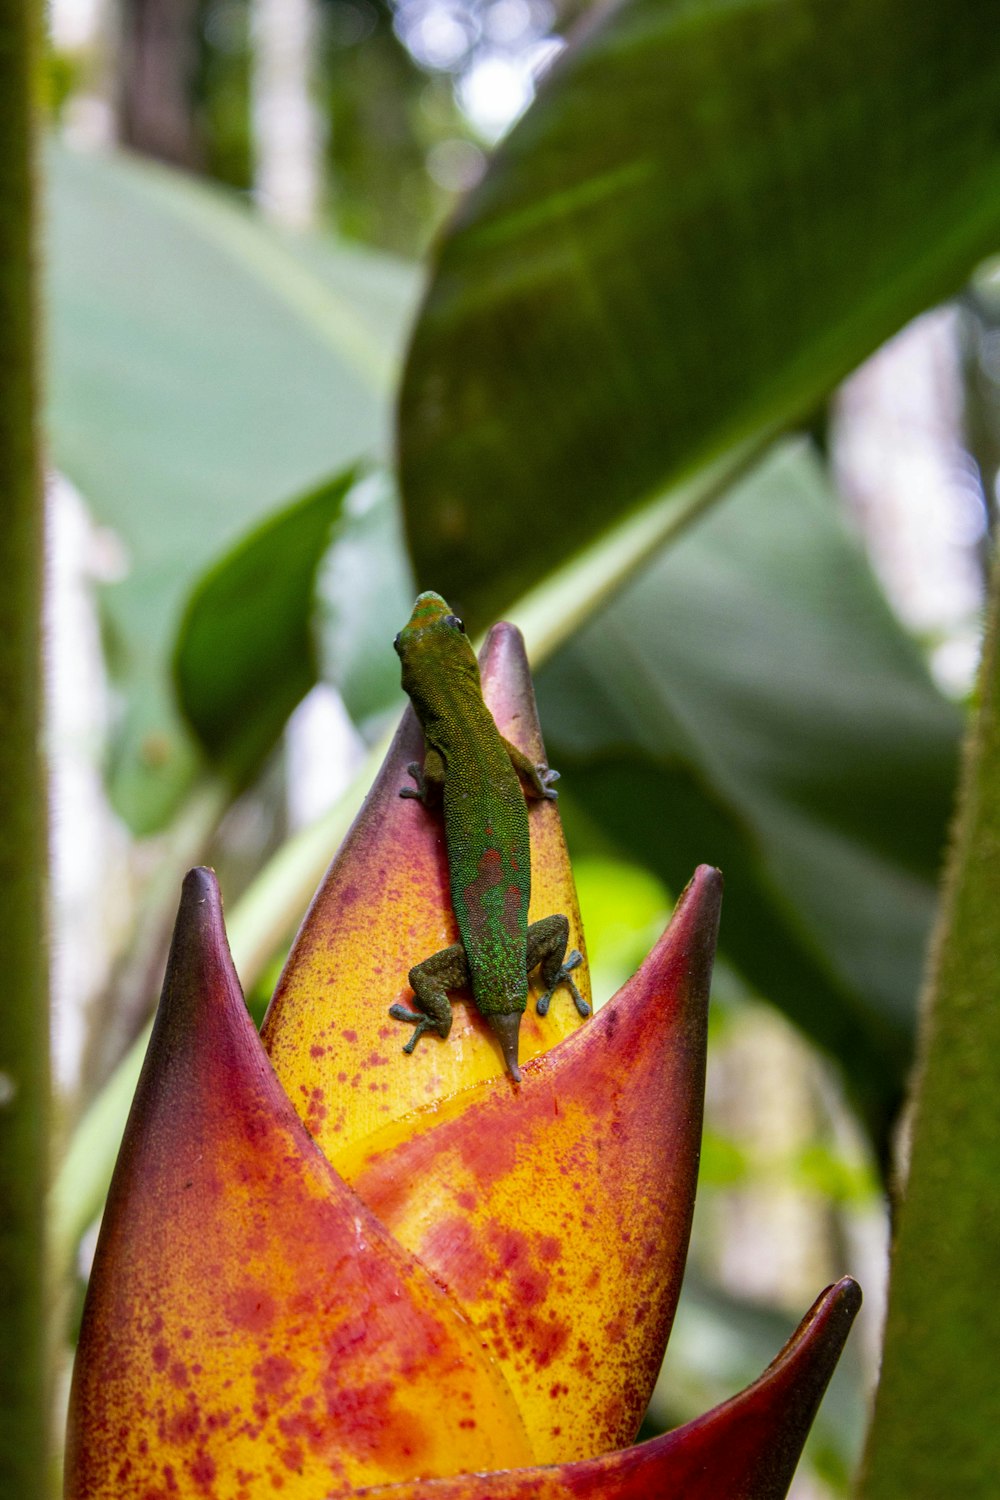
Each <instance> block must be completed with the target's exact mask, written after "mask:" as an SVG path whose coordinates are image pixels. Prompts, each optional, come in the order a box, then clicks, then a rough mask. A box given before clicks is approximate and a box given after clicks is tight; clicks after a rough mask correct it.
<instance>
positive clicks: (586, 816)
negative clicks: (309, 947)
mask: <svg viewBox="0 0 1000 1500" xmlns="http://www.w3.org/2000/svg"><path fill="white" fill-rule="evenodd" d="M538 696H539V703H540V707H541V711H542V718H543V723H544V724H545V726H546V739H547V744H548V748H549V752H550V755H551V758H552V762H553V764H555V765H557V766H558V767H559V769H560V771H562V773H563V780H562V782H561V783H560V793H561V804H562V806H563V810H564V816H566V818H567V822H568V825H569V829H570V834H571V837H572V833H573V826H574V825H573V813H574V810H577V811H578V812H579V813H582V819H583V821H582V829H581V831H582V832H583V833H584V834H585V835H586V834H588V833H590V835H591V837H592V836H593V832H594V831H596V834H597V836H598V838H599V839H602V840H605V841H610V842H611V843H612V844H613V845H614V846H616V847H617V848H618V849H619V850H621V851H622V852H624V854H625V855H626V856H627V857H630V858H632V859H635V860H638V861H641V862H642V863H644V864H646V865H647V866H648V867H649V868H651V869H652V870H654V871H655V872H656V873H657V874H658V875H659V876H660V878H661V879H662V880H663V881H664V882H665V883H666V884H667V885H668V887H670V888H672V889H675V890H676V889H678V888H679V887H680V886H681V884H682V883H683V880H684V876H685V873H686V872H687V871H689V870H690V869H691V868H692V867H693V866H694V865H695V864H696V863H698V862H699V861H709V862H711V863H713V864H717V865H718V866H719V867H720V868H721V869H722V870H723V872H724V873H725V875H726V879H727V884H726V906H725V918H724V920H723V924H722V931H721V936H720V942H721V946H722V948H723V950H724V952H725V953H726V955H727V956H728V957H729V959H731V960H732V961H733V962H734V963H735V964H736V965H737V966H738V967H739V968H740V969H741V971H742V973H743V974H744V975H745V977H746V979H747V980H748V981H749V983H750V984H751V985H753V986H754V987H755V988H756V989H757V990H758V992H759V993H760V994H761V995H766V996H767V997H768V998H769V999H770V1000H772V1001H773V1002H775V1003H776V1004H777V1005H779V1006H780V1007H781V1008H782V1009H783V1010H784V1011H785V1012H786V1013H787V1014H788V1015H789V1016H790V1017H791V1018H792V1020H794V1021H795V1022H796V1023H797V1024H798V1025H799V1026H800V1027H802V1029H803V1030H805V1031H806V1032H807V1033H808V1034H809V1035H810V1036H811V1037H812V1038H813V1039H814V1040H815V1041H816V1042H818V1043H819V1045H820V1046H822V1047H823V1048H825V1049H826V1050H827V1051H828V1052H830V1053H832V1054H833V1055H834V1056H835V1057H836V1058H837V1059H838V1060H839V1062H840V1063H841V1064H842V1066H843V1067H844V1068H845V1070H846V1072H847V1074H848V1078H849V1080H850V1083H851V1085H852V1087H853V1089H854V1092H855V1096H856V1098H857V1099H858V1101H859V1103H860V1105H861V1108H862V1112H863V1114H864V1116H865V1118H866V1120H867V1122H868V1125H869V1127H870V1129H871V1131H872V1135H873V1138H874V1140H875V1141H876V1143H877V1145H878V1148H879V1150H880V1151H881V1152H882V1153H883V1159H884V1151H885V1148H886V1131H887V1128H888V1124H889V1121H890V1120H891V1118H892V1116H893V1115H894V1113H895V1109H896V1107H897V1105H898V1102H899V1097H900V1092H901V1089H902V1083H903V1078H904V1075H905V1070H906V1067H907V1064H908V1062H909V1058H910V1053H911V1046H912V1037H913V1023H914V1016H915V999H916V993H917V987H918V984H919V979H920V971H921V963H922V958H923V952H924V945H925V941H926V937H927V931H928V925H929V922H930V918H931V913H932V909H933V905H934V896H935V876H936V872H937V865H938V859H939V855H940V851H941V845H942V841H943V838H944V831H945V823H946V820H947V816H948V812H949V808H950V801H951V790H952V786H953V782H954V775H955V751H956V744H957V738H958V730H959V716H958V714H957V711H956V710H955V709H954V708H953V707H952V706H951V705H950V704H948V703H946V702H945V701H944V700H943V699H942V698H941V697H940V695H939V694H938V693H937V692H936V690H935V689H934V688H933V686H932V685H931V682H930V680H929V678H928V675H927V672H926V669H925V667H924V665H923V662H922V661H921V659H920V658H919V656H918V654H917V651H916V648H915V647H914V646H913V645H912V643H911V642H910V641H909V640H908V639H907V638H906V637H905V636H904V634H903V632H902V630H901V628H900V627H899V625H898V624H897V623H896V621H895V620H894V618H893V617H892V616H891V615H890V613H889V610H888V607H887V606H886V604H885V602H884V600H883V598H882V596H881V594H880V593H879V590H878V587H877V585H876V583H875V581H874V579H873V578H872V576H871V573H870V571H869V568H868V565H867V562H866V561H865V559H864V558H863V556H862V554H861V551H860V549H859V547H858V545H857V543H856V542H855V541H854V539H853V538H852V537H851V536H850V535H849V534H848V532H847V531H846V528H845V526H844V524H843V522H842V520H841V518H840V516H839V514H838V512H837V510H836V507H835V505H834V503H833V499H832V496H831V495H830V492H829V489H828V486H827V484H826V481H825V478H824V475H823V473H822V471H821V469H820V467H819V465H818V463H817V461H816V460H815V458H814V457H813V456H812V455H811V454H810V452H809V450H808V449H807V448H806V447H805V446H804V445H792V444H788V445H785V447H784V448H783V450H780V451H779V452H778V453H777V455H776V456H774V457H772V458H771V459H770V460H769V461H768V462H767V463H766V464H765V465H763V466H762V467H761V468H760V469H759V470H758V471H757V472H756V473H755V474H754V475H753V476H752V477H751V478H750V479H748V480H747V481H745V482H744V483H743V484H742V485H741V486H739V487H738V488H737V489H736V490H735V491H734V492H733V493H732V495H731V496H730V498H729V499H728V500H727V501H726V502H725V503H724V504H723V505H721V506H719V507H718V508H717V509H716V510H715V511H713V512H712V514H711V515H710V516H709V517H708V518H707V519H706V520H704V521H703V522H702V524H701V525H700V526H698V527H697V528H694V529H693V530H691V531H690V532H688V533H687V534H686V535H684V536H683V537H681V538H680V539H679V540H678V541H677V542H676V543H675V544H674V546H673V547H672V548H671V549H670V550H669V551H665V552H664V553H663V554H662V555H661V556H660V558H659V559H658V560H657V561H656V562H655V564H654V565H652V566H651V567H650V568H648V569H647V571H646V572H645V573H644V574H643V575H642V576H641V577H640V578H639V579H638V580H637V581H636V582H634V583H633V584H632V585H631V586H630V587H628V588H627V590H626V591H625V592H624V594H623V595H622V596H621V597H620V598H619V600H618V601H616V602H615V603H613V604H612V605H611V606H610V607H609V608H607V609H606V610H604V611H603V612H602V613H601V614H599V615H598V616H596V617H595V618H594V619H593V621H592V622H591V623H590V624H589V625H588V626H587V627H586V628H585V629H584V630H582V631H581V632H580V634H579V635H578V636H577V637H576V639H575V640H574V642H573V643H572V644H571V645H570V646H569V647H568V648H567V649H565V650H563V651H562V652H560V653H559V655H558V656H556V657H555V658H554V659H553V661H552V662H551V663H550V664H549V665H548V666H546V667H545V668H544V669H543V671H542V672H541V673H540V675H539V679H538Z"/></svg>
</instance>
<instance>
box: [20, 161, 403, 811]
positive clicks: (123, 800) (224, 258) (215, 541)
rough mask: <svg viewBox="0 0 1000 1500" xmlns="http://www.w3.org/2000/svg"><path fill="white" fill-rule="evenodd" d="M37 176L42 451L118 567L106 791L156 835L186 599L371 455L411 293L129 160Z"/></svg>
mask: <svg viewBox="0 0 1000 1500" xmlns="http://www.w3.org/2000/svg"><path fill="white" fill-rule="evenodd" d="M48 171H49V185H50V194H49V227H48V245H47V266H48V294H49V301H50V313H49V332H50V338H49V344H50V373H49V431H50V443H51V448H52V456H53V459H54V461H55V463H56V464H57V465H58V466H59V467H60V468H61V469H62V470H64V471H65V472H66V473H67V474H68V475H69V476H70V477H71V478H72V479H73V480H74V481H75V483H76V484H77V485H78V486H79V488H80V489H81V490H82V492H83V494H84V496H85V497H86V499H87V501H88V503H89V504H90V506H91V508H92V510H93V512H94V514H95V515H96V516H97V518H98V519H99V520H100V521H101V522H103V523H106V524H108V525H110V526H111V527H113V528H114V530H115V531H116V532H117V533H118V535H119V536H120V537H121V539H122V541H123V543H124V548H125V552H126V554H127V567H128V570H127V575H126V576H125V577H124V579H123V580H122V581H121V582H119V583H116V584H114V585H113V586H111V587H109V588H108V589H107V590H106V593H105V604H106V613H107V619H108V625H109V636H110V642H111V645H112V648H113V649H112V660H113V664H114V666H115V668H116V672H117V675H118V677H119V680H120V684H121V686H122V688H123V690H124V695H125V719H124V724H123V726H122V729H121V734H120V737H119V742H118V745H117V751H116V765H115V774H114V792H115V796H116V800H117V802H118V805H119V806H120V808H121V809H122V811H123V812H124V813H125V814H126V816H127V817H128V818H129V819H130V821H131V822H132V823H133V824H134V825H135V826H136V827H138V828H140V829H141V828H148V827H152V826H155V825H156V824H158V823H159V822H161V821H162V819H163V818H164V817H165V816H166V815H167V814H168V813H169V811H170V809H171V807H172V805H173V804H174V802H175V800H176V797H177V795H178V794H179V793H180V791H181V790H182V789H183V787H184V785H185V782H186V779H187V777H188V775H189V774H190V771H191V765H192V758H193V754H194V752H193V747H192V746H191V745H190V743H189V742H188V741H187V740H186V737H185V735H184V732H183V730H182V728H181V725H180V723H179V720H178V718H177V716H176V711H175V709H174V707H173V705H172V702H171V699H170V693H169V653H170V647H171V643H172V641H173V638H174V634H175V630H176V625H177V621H178V618H179V615H180V612H181V609H182V606H183V602H184V600H185V598H186V596H187V593H188V591H189V589H190V588H191V586H192V585H193V583H194V581H195V579H196V578H197V577H198V576H199V575H200V574H201V573H202V572H203V571H204V569H205V568H206V567H208V566H209V564H210V563H211V562H212V561H213V560H214V559H215V558H216V557H217V556H218V555H219V554H220V553H221V552H222V551H224V550H225V549H226V548H227V547H228V546H230V545H232V544H233V543H234V542H235V540H236V539H237V538H238V537H240V536H241V535H242V534H243V533H244V532H245V531H246V530H247V529H248V528H249V527H250V526H251V525H252V524H253V523H254V522H255V521H257V520H259V519H260V518H261V517H262V516H263V515H265V514H266V513H267V512H268V511H270V510H271V509H273V508H276V507H277V506H278V505H280V504H283V503H284V502H285V501H287V499H288V497H289V496H290V495H295V494H300V493H302V492H303V491H304V490H306V489H307V488H309V487H311V486H314V485H316V484H317V483H318V482H320V481H322V480H325V479H326V477H327V476H328V475H330V474H334V473H337V472H339V471H340V470H342V469H343V468H345V467H346V466H347V465H349V464H351V463H353V462H355V461H356V460H357V459H358V458H359V457H362V456H363V455H365V454H366V453H368V452H372V451H378V450H380V449H383V448H384V446H385V440H386V428H387V397H388V391H389V387H390V384H391V377H392V371H393V368H394V363H395V360H396V356H397V353H398V349H399V346H400V343H401V340H402V336H403V329H404V326H405V324H406V322H407V320H408V314H409V308H410V306H411V302H412V298H413V295H414V293H415V277H414V275H413V273H412V272H411V271H410V270H408V269H407V268H405V267H402V266H399V265H397V264H395V263H392V262H389V261H387V260H385V259H384V258H380V257H377V256H375V255H372V254H368V253H365V252H361V251H358V250H348V249H345V248H344V247H343V246H334V245H330V244H326V243H323V242H320V241H318V240H300V239H292V238H290V237H285V236H282V235H280V234H278V233H277V232H276V231H274V230H271V229H268V228H267V227H266V226H264V225H262V224H261V223H260V222H258V221H257V220H255V219H254V217H253V216H252V214H251V213H250V211H249V209H248V208H247V207H245V206H244V205H243V204H241V203H240V202H239V201H238V200H237V199H235V198H233V197H231V196H229V195H227V194H224V193H222V192H221V191H218V190H213V189H210V188H208V187H207V186H205V185H203V184H199V183H196V182H193V181H191V180H189V179H187V178H184V177H182V176H180V175H178V174H173V173H170V172H168V171H166V170H164V169H162V168H159V167H152V166H150V165H148V164H147V165H142V164H140V163H138V162H136V161H133V160H129V159H127V158H125V157H110V158H108V157H104V158H101V157H95V156H88V157H82V156H75V155H72V154H70V153H68V152H66V151H65V150H62V149H58V148H53V149H52V150H51V152H50V153H49V157H48Z"/></svg>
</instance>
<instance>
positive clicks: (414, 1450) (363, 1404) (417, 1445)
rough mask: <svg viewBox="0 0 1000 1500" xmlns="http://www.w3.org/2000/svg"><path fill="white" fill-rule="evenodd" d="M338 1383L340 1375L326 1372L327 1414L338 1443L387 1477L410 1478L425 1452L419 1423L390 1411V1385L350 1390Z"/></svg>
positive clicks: (412, 1415)
mask: <svg viewBox="0 0 1000 1500" xmlns="http://www.w3.org/2000/svg"><path fill="white" fill-rule="evenodd" d="M342 1379H343V1372H342V1371H341V1372H336V1371H330V1372H329V1374H328V1375H327V1376H326V1378H325V1379H324V1381H323V1391H324V1395H325V1397H326V1408H327V1413H328V1415H329V1417H330V1419H331V1421H332V1422H334V1423H335V1424H336V1426H337V1430H338V1439H339V1441H340V1443H341V1444H342V1445H343V1446H344V1447H345V1448H349V1449H351V1450H353V1451H354V1453H356V1454H357V1455H358V1457H366V1458H370V1459H372V1460H374V1461H376V1462H378V1463H379V1464H381V1465H382V1466H383V1467H384V1468H385V1470H386V1473H387V1475H392V1476H395V1475H399V1476H403V1475H407V1474H411V1473H412V1472H413V1469H414V1460H415V1458H417V1457H418V1456H419V1455H420V1454H421V1453H423V1452H425V1451H426V1448H427V1437H426V1435H425V1433H424V1430H423V1420H422V1419H421V1418H420V1417H418V1416H417V1414H416V1413H415V1412H408V1411H399V1410H397V1409H395V1408H394V1405H393V1397H394V1386H393V1383H392V1381H388V1380H386V1381H381V1382H379V1383H377V1384H368V1385H364V1386H357V1387H353V1388H352V1387H350V1386H348V1387H344V1386H343V1385H341V1383H340V1382H341V1380H342Z"/></svg>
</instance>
